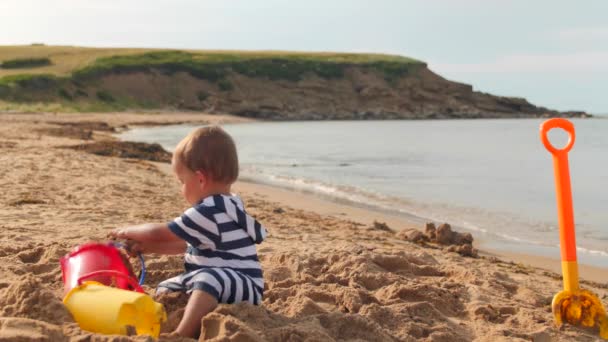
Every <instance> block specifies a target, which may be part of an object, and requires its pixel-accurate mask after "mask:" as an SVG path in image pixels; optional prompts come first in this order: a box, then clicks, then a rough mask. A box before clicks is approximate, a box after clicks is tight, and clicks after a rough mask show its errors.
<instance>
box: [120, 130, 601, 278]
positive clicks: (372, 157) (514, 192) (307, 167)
mask: <svg viewBox="0 0 608 342" xmlns="http://www.w3.org/2000/svg"><path fill="white" fill-rule="evenodd" d="M572 121H573V122H574V124H575V128H576V142H575V144H574V147H573V149H572V150H571V151H570V153H569V160H570V173H571V181H572V190H573V201H574V213H575V224H576V234H577V245H578V247H579V252H578V256H579V261H580V262H581V263H586V264H591V265H596V266H600V267H608V120H607V119H578V120H577V119H574V120H572ZM541 122H542V120H537V119H509V120H446V121H332V122H263V123H247V124H232V125H225V126H224V128H225V129H226V130H227V131H228V132H229V133H230V134H231V135H232V136H233V137H234V139H235V141H236V144H237V148H238V151H239V158H240V162H241V179H245V180H250V181H255V182H260V183H266V184H271V185H275V186H280V187H284V188H289V189H293V190H294V191H303V192H310V193H314V194H317V195H319V196H325V197H330V198H334V199H336V200H339V201H344V202H348V203H351V204H354V205H359V206H368V207H372V208H375V209H378V210H382V211H389V212H393V213H398V214H400V215H404V216H407V217H408V218H409V219H413V220H416V221H418V222H421V223H422V222H426V221H434V222H437V223H441V222H448V223H450V224H451V225H452V226H453V227H455V228H456V229H460V230H466V231H470V232H472V233H473V235H474V237H475V238H476V240H478V241H479V242H480V243H481V246H480V245H478V246H480V247H486V248H490V249H494V250H503V251H510V252H522V253H530V254H536V255H542V256H548V257H553V258H559V257H560V256H559V247H558V246H559V235H558V228H557V213H556V200H555V189H554V179H553V164H552V157H551V155H550V154H549V152H548V151H547V150H546V149H545V148H544V146H543V145H542V143H541V142H540V138H539V125H540V123H541ZM193 128H194V126H188V125H177V126H164V127H146V128H136V129H133V130H130V131H127V132H124V133H122V134H121V135H120V137H121V138H122V139H125V140H131V141H143V142H158V143H160V144H161V145H162V146H163V147H165V148H166V149H167V150H169V151H171V150H173V149H174V147H175V145H176V144H177V143H178V141H179V140H180V139H182V138H183V137H184V136H185V135H186V134H187V133H188V132H190V131H191V130H192V129H193ZM567 138H568V136H567V134H566V132H564V131H562V130H559V129H554V130H552V131H551V132H550V139H551V141H552V142H553V143H554V145H555V146H558V147H559V146H564V145H565V143H566V141H567Z"/></svg>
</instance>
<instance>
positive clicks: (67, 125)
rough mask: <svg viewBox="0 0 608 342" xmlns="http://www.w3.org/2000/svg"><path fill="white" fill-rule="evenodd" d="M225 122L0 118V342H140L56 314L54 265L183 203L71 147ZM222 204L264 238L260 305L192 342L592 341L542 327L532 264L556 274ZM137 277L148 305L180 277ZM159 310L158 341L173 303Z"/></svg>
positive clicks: (592, 336)
mask: <svg viewBox="0 0 608 342" xmlns="http://www.w3.org/2000/svg"><path fill="white" fill-rule="evenodd" d="M233 120H236V121H243V120H242V119H240V118H234V117H230V116H216V115H214V116H209V115H203V114H194V113H193V114H184V113H163V114H122V113H121V114H3V115H0V174H1V177H0V186H1V189H2V193H3V196H2V197H1V199H0V201H1V208H2V209H1V210H0V229H1V230H0V231H1V234H0V341H149V340H151V339H149V338H146V337H120V336H104V335H98V334H92V333H89V332H86V331H83V330H81V329H80V328H79V327H78V325H77V324H76V323H75V322H74V321H73V319H72V318H71V316H70V314H69V312H67V310H66V309H65V308H64V307H63V305H62V303H61V296H62V286H63V284H62V281H61V270H60V267H59V262H58V260H59V258H60V257H61V256H63V255H65V254H66V253H67V252H69V251H70V249H72V248H73V247H75V246H77V245H78V244H81V243H84V242H87V241H91V240H103V239H104V237H105V235H106V234H107V232H108V231H109V230H111V229H113V228H115V227H118V226H123V225H129V224H137V223H143V222H149V221H153V222H154V221H159V222H164V221H167V220H168V219H170V218H173V217H175V216H176V215H178V214H180V213H181V212H182V211H183V210H184V209H185V208H186V207H187V204H186V203H185V202H184V200H183V199H182V198H181V197H180V194H179V189H178V184H177V182H176V181H175V179H174V177H173V176H172V175H170V174H169V173H168V172H167V165H166V164H162V163H158V162H151V161H145V160H140V159H133V158H121V157H115V156H100V155H95V154H91V153H87V152H86V150H83V149H73V148H70V147H74V146H77V145H81V144H90V143H101V144H103V143H104V142H112V141H113V137H112V136H111V127H123V128H125V127H127V126H129V125H137V124H148V125H149V124H166V123H180V122H199V123H203V122H220V123H221V122H232V121H233ZM235 190H236V191H237V192H239V193H240V194H241V196H242V197H243V199H244V201H245V203H246V206H247V208H248V210H249V212H250V213H251V214H253V215H254V216H256V217H257V218H258V219H259V220H260V221H261V222H263V223H264V224H265V225H266V227H267V228H268V231H269V237H268V239H267V241H265V242H264V243H263V244H262V245H260V246H259V248H258V252H259V255H260V259H261V262H262V266H263V268H264V272H265V279H266V290H265V298H264V302H263V305H262V306H259V307H254V306H251V305H247V304H239V305H220V306H219V307H218V308H217V309H216V310H215V311H214V312H212V313H211V314H209V315H208V316H207V317H205V318H204V319H203V321H202V326H203V330H202V334H201V338H200V340H205V341H207V340H209V341H333V340H335V341H501V340H508V341H530V340H534V341H572V340H581V341H593V340H596V336H597V331H596V330H594V329H581V328H577V327H572V326H565V327H563V328H561V329H558V328H556V327H555V326H554V323H553V318H552V315H551V312H550V302H551V298H552V296H553V295H554V294H555V293H557V292H558V291H560V290H561V280H560V276H559V275H558V274H556V273H555V272H553V271H551V270H546V269H543V268H539V267H538V266H546V267H545V268H551V267H554V266H551V265H549V264H550V263H553V265H555V264H556V263H555V261H548V260H543V259H542V258H533V257H530V256H522V255H515V256H507V257H504V256H502V255H492V252H491V251H481V252H480V256H479V257H477V258H472V257H464V256H462V255H460V254H458V253H454V252H450V251H448V246H443V245H440V244H437V243H432V242H427V243H413V242H410V241H406V240H405V239H404V236H405V235H404V234H403V232H406V231H409V232H411V231H412V230H411V229H414V228H415V229H420V230H423V229H424V228H423V227H422V226H421V224H420V222H415V221H408V220H407V218H403V217H395V216H390V215H388V214H385V213H381V212H374V211H371V210H369V209H366V208H359V207H353V206H349V205H346V204H343V203H336V202H332V201H330V200H328V199H322V198H317V197H315V196H311V195H307V194H300V193H294V192H291V191H287V190H282V189H276V188H272V187H268V186H265V185H259V184H252V183H246V182H239V183H237V184H236V186H235ZM381 223H385V224H386V226H385V225H383V224H381ZM435 223H436V224H437V225H438V224H440V223H441V222H435ZM382 227H388V228H389V230H386V229H379V228H382ZM474 245H475V242H474ZM509 259H513V260H517V262H510V261H507V260H509ZM531 264H534V265H535V266H532V265H531ZM147 265H148V278H147V281H146V286H145V289H146V290H147V291H150V292H152V291H153V289H154V286H155V285H156V284H157V283H158V282H159V281H161V280H163V279H165V278H167V277H170V276H173V275H176V274H178V273H180V272H181V258H180V257H179V256H176V257H169V256H148V257H147ZM590 273H592V274H593V275H594V277H593V278H589V277H586V278H587V279H591V280H596V281H599V282H590V281H585V282H583V286H584V287H585V288H588V289H590V290H592V291H594V292H595V293H597V294H598V295H599V296H600V298H605V296H606V295H607V294H608V291H606V282H605V281H603V282H602V279H608V278H606V276H607V275H608V273H607V272H606V270H603V269H592V270H590V271H589V273H586V274H590ZM586 274H583V276H584V277H585V276H586ZM163 302H164V304H165V306H166V308H167V311H168V312H169V315H170V320H169V322H168V324H167V325H166V326H165V328H164V329H165V330H170V329H171V328H172V327H174V326H175V324H176V323H177V322H178V321H179V315H180V313H181V309H183V305H184V303H185V298H183V297H180V296H173V297H170V298H165V300H163ZM161 340H163V341H180V340H181V341H187V340H189V339H176V338H161Z"/></svg>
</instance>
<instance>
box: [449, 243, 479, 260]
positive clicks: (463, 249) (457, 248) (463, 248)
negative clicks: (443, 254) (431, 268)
mask: <svg viewBox="0 0 608 342" xmlns="http://www.w3.org/2000/svg"><path fill="white" fill-rule="evenodd" d="M448 251H449V252H455V253H458V254H460V255H462V256H465V257H471V258H477V256H478V251H477V249H476V248H473V245H471V244H466V245H451V246H450V247H448Z"/></svg>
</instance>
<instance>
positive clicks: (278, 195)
mask: <svg viewBox="0 0 608 342" xmlns="http://www.w3.org/2000/svg"><path fill="white" fill-rule="evenodd" d="M163 171H165V172H166V171H170V168H167V169H166V170H163ZM234 188H235V190H236V192H237V193H239V192H240V191H243V193H245V194H247V195H248V196H251V195H252V194H253V195H258V194H259V195H261V196H262V198H263V199H265V200H268V201H272V202H277V203H282V204H285V205H286V206H290V207H293V208H295V209H300V210H306V211H312V212H314V213H317V214H320V215H324V216H325V215H326V216H334V217H337V218H341V219H348V220H352V221H355V222H359V223H362V224H364V225H371V224H373V222H374V221H379V222H385V223H386V224H387V225H388V226H389V227H391V228H393V229H394V230H395V231H399V230H402V229H407V228H416V229H418V230H423V229H424V227H423V226H421V225H420V224H419V223H416V222H412V221H408V220H407V219H406V218H404V217H402V216H399V215H391V214H389V213H385V212H381V211H379V210H374V209H372V208H361V207H357V206H353V205H349V204H344V203H338V202H337V201H332V200H330V199H325V198H322V197H321V196H317V195H315V194H309V193H304V192H298V191H290V190H289V189H286V188H281V187H278V186H272V185H268V184H261V183H255V182H251V181H241V180H239V181H238V182H237V183H236V184H235V187H234ZM438 223H443V222H435V224H438ZM448 223H449V222H448ZM473 238H474V239H476V240H474V242H473V246H474V247H475V248H478V250H479V254H480V255H482V256H486V257H496V258H499V259H502V260H504V261H509V262H514V263H521V264H525V265H527V266H531V267H535V268H539V269H543V270H546V271H549V272H554V273H557V274H558V275H560V274H561V261H560V260H559V259H554V258H550V257H546V256H539V255H534V254H528V253H513V252H504V251H500V250H496V249H489V248H485V247H484V243H483V242H481V243H479V240H478V239H477V237H476V236H475V235H473ZM579 275H580V277H581V279H584V280H588V281H594V282H600V283H606V282H607V280H608V268H602V267H598V266H592V265H586V264H580V263H579Z"/></svg>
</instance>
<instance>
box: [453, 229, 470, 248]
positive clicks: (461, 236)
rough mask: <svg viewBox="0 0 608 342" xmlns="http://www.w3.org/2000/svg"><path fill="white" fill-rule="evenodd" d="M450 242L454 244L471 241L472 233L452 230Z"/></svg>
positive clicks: (463, 243)
mask: <svg viewBox="0 0 608 342" xmlns="http://www.w3.org/2000/svg"><path fill="white" fill-rule="evenodd" d="M452 243H453V244H455V245H466V244H472V243H473V235H471V233H458V232H453V234H452Z"/></svg>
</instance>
